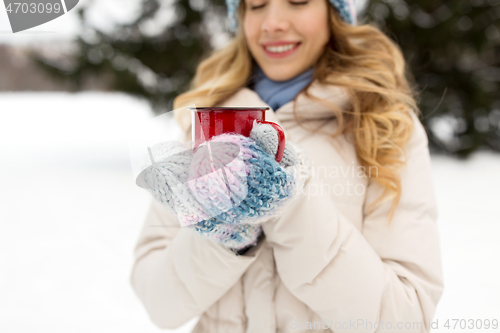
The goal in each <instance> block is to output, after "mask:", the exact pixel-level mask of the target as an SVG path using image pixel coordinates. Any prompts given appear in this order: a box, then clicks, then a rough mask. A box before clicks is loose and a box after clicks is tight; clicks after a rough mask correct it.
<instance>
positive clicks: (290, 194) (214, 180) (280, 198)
mask: <svg viewBox="0 0 500 333" xmlns="http://www.w3.org/2000/svg"><path fill="white" fill-rule="evenodd" d="M277 147H278V137H277V134H276V132H275V130H274V128H273V127H272V126H270V125H267V124H259V123H257V122H254V125H253V128H252V131H251V133H250V138H248V137H245V136H242V135H237V134H222V135H219V136H216V137H214V138H212V139H211V140H209V141H208V142H205V143H204V144H202V145H201V146H200V147H198V148H197V149H196V150H195V151H194V152H193V151H192V150H191V149H189V148H187V147H186V146H184V145H183V144H182V143H180V142H177V141H170V142H165V143H161V144H157V145H155V146H153V147H152V148H151V151H150V154H151V159H152V160H153V161H154V164H153V166H152V167H151V169H150V170H148V172H143V174H142V179H143V182H144V183H145V184H146V188H148V189H149V191H150V192H151V193H152V195H153V197H154V198H155V199H156V200H157V201H158V202H160V203H161V204H162V205H163V206H165V207H167V208H168V209H169V210H170V211H171V212H172V213H174V215H175V216H177V218H178V219H179V222H180V224H181V226H187V227H191V228H194V229H195V230H196V231H197V232H198V233H200V234H201V235H202V236H204V237H208V238H210V239H213V240H215V241H217V242H219V243H220V244H222V245H224V246H225V247H228V248H231V249H235V250H239V249H242V248H244V247H246V246H248V245H255V243H256V242H257V239H258V237H259V236H260V234H261V233H262V228H261V226H260V225H259V224H261V223H264V222H266V221H268V220H269V219H271V218H274V217H278V216H279V215H280V214H281V213H282V212H283V210H284V209H285V208H286V207H287V206H288V205H289V204H290V203H291V202H292V201H293V199H294V198H295V197H297V194H298V193H299V192H300V191H301V190H302V188H303V185H304V181H305V179H306V178H307V176H308V169H307V159H306V158H305V156H304V154H303V152H302V151H301V150H300V149H298V147H297V146H296V145H294V144H293V143H292V142H290V141H288V142H287V143H286V145H285V152H284V154H283V158H282V161H281V162H280V163H277V162H276V160H275V154H276V151H277Z"/></svg>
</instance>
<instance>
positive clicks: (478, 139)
mask: <svg viewBox="0 0 500 333" xmlns="http://www.w3.org/2000/svg"><path fill="white" fill-rule="evenodd" d="M365 12H366V14H365V15H364V18H365V19H366V20H373V21H375V22H376V23H377V25H378V26H379V27H380V28H381V29H382V30H383V31H384V32H385V33H387V34H388V35H389V36H390V37H391V38H393V39H394V40H395V41H396V42H397V43H398V44H399V45H400V46H401V48H402V50H403V53H404V55H405V58H406V60H407V61H408V63H409V68H410V70H411V72H412V73H413V76H414V78H415V81H416V83H417V84H418V87H419V91H420V92H421V95H420V98H419V104H420V107H421V110H422V113H423V114H424V120H423V121H424V124H425V125H426V127H427V128H428V129H429V130H428V134H429V138H430V144H431V147H432V148H433V149H437V150H440V151H446V152H450V153H453V154H456V155H458V156H462V157H465V156H467V155H468V154H470V153H471V152H472V151H474V150H476V149H477V148H479V147H485V146H489V147H491V148H492V149H494V150H496V151H500V91H499V89H498V88H499V82H500V67H499V66H500V63H499V62H500V47H499V45H500V21H499V18H500V0H453V1H446V0H408V1H403V0H371V1H370V2H369V4H368V6H367V8H366V11H365Z"/></svg>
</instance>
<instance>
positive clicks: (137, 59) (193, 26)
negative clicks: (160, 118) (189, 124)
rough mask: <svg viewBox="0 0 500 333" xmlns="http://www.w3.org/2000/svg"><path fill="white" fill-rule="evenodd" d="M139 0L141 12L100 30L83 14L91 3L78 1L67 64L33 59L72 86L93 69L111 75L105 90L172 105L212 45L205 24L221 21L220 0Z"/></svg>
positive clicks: (158, 110) (160, 106)
mask: <svg viewBox="0 0 500 333" xmlns="http://www.w3.org/2000/svg"><path fill="white" fill-rule="evenodd" d="M138 1H141V2H142V4H141V6H140V8H141V10H142V12H141V13H140V14H139V15H138V16H137V18H136V19H135V20H134V21H133V22H130V23H127V24H117V25H116V27H115V29H114V31H113V32H111V33H109V32H108V33H105V32H103V31H100V30H99V29H97V28H96V27H94V26H92V24H91V23H90V22H89V20H88V19H87V17H86V16H87V15H86V13H87V11H88V10H89V8H90V6H92V3H90V4H89V5H88V6H83V5H82V6H79V7H78V9H79V11H78V16H79V19H80V21H81V24H82V26H83V31H82V33H81V35H80V36H78V38H77V40H76V44H77V46H78V51H77V52H76V53H75V55H74V58H73V59H71V61H70V62H69V63H70V64H71V65H70V66H66V67H65V68H62V67H61V66H60V64H58V63H50V62H48V61H47V60H46V59H42V58H41V57H38V58H37V59H36V60H37V62H38V63H39V64H40V65H41V66H42V67H43V68H44V69H45V70H47V71H48V72H49V73H51V74H52V75H54V76H55V77H59V78H69V79H70V81H71V82H72V88H73V90H75V91H79V90H81V88H82V82H83V79H84V77H86V76H88V74H95V75H97V76H99V77H104V78H111V80H110V87H109V90H115V91H121V92H125V93H129V94H133V95H136V96H140V97H144V98H146V99H147V100H149V101H150V103H151V105H152V107H153V109H154V110H155V112H156V113H162V112H164V111H166V110H172V105H173V99H174V98H175V97H176V96H177V95H178V94H180V93H181V92H183V91H185V90H186V89H187V88H188V84H189V81H190V80H191V78H192V77H193V76H194V73H195V70H196V66H197V64H198V63H199V61H200V60H201V58H202V57H204V56H205V55H206V54H207V53H208V52H210V51H211V50H212V47H213V46H212V43H211V36H209V34H208V32H207V24H213V22H214V21H215V22H216V23H217V22H220V25H221V26H223V25H224V24H225V18H226V16H227V14H226V9H225V3H224V0H211V2H210V3H208V1H207V0H177V1H174V2H169V1H164V0H138ZM168 16H172V17H174V20H172V21H171V22H170V23H169V24H168V25H166V26H164V27H163V28H162V25H164V22H161V21H162V20H164V19H165V20H166V19H168ZM217 17H219V18H222V19H219V20H217V19H215V18H217ZM207 22H208V23H207ZM159 28H160V29H159Z"/></svg>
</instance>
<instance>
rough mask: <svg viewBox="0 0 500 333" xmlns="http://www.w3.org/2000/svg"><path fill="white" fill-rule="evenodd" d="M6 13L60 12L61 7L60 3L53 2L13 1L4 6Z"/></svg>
mask: <svg viewBox="0 0 500 333" xmlns="http://www.w3.org/2000/svg"><path fill="white" fill-rule="evenodd" d="M6 10H7V13H9V14H11V13H12V12H14V13H15V14H17V13H23V14H28V13H31V14H35V13H47V14H50V13H56V14H58V13H60V12H61V10H63V9H62V6H61V4H59V3H55V4H51V3H26V2H24V3H20V2H15V3H9V5H8V6H7V8H6Z"/></svg>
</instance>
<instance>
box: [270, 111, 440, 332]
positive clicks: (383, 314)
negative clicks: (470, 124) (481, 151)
mask: <svg viewBox="0 0 500 333" xmlns="http://www.w3.org/2000/svg"><path fill="white" fill-rule="evenodd" d="M412 117H413V120H414V125H415V126H414V130H413V134H412V137H411V139H410V141H409V142H408V144H407V158H408V159H407V164H406V166H405V167H403V168H402V169H400V175H401V184H402V194H401V199H400V203H399V205H398V207H397V210H396V212H395V214H394V217H393V220H392V223H391V225H390V226H389V225H388V214H387V213H388V211H389V208H390V204H391V203H392V202H391V201H389V202H386V203H384V204H383V205H382V206H380V207H379V208H378V209H376V210H375V211H374V212H373V213H372V215H370V216H366V215H365V217H364V220H363V227H362V228H361V231H360V230H359V229H358V228H356V227H355V226H354V224H353V223H352V222H351V221H349V219H348V218H347V217H346V216H345V215H343V214H342V213H341V212H340V211H339V210H338V208H336V203H335V202H334V200H332V198H331V197H329V196H327V195H324V196H315V197H314V198H313V199H312V198H307V197H306V196H305V195H304V194H303V195H304V197H303V198H300V200H297V201H296V204H295V205H294V206H293V207H291V209H290V210H289V211H287V212H286V213H285V215H283V216H281V217H280V219H277V220H273V221H270V222H268V223H265V224H264V225H263V229H264V232H265V234H266V238H267V240H268V242H269V243H270V244H271V246H272V247H273V250H274V255H275V260H276V266H277V269H278V272H279V274H280V276H281V279H282V281H283V283H284V284H285V286H286V287H287V289H288V290H289V291H290V292H291V293H292V294H293V295H294V296H295V297H297V298H298V299H299V300H301V301H302V302H304V303H305V304H306V305H307V306H309V307H310V308H311V310H312V311H314V312H315V313H316V314H318V315H319V316H320V317H321V318H322V319H323V320H330V321H331V322H330V323H331V324H332V326H330V327H332V328H333V330H334V331H335V332H336V333H337V332H386V331H387V332H394V331H398V332H428V331H429V327H428V326H429V321H430V320H431V319H432V317H433V316H434V314H435V310H436V305H437V303H438V301H439V299H440V298H441V295H442V292H443V289H444V288H443V276H442V268H441V255H440V244H439V235H438V229H437V226H436V218H437V208H436V202H435V197H434V189H433V184H432V179H431V167H430V155H429V150H428V141H427V136H426V133H425V129H424V128H423V126H422V124H421V123H420V121H419V120H418V118H417V117H416V116H415V115H412ZM313 181H314V180H313V179H312V178H311V181H309V183H308V184H306V187H307V186H310V185H311V183H312V182H313ZM368 184H369V185H368V187H367V189H366V197H365V198H366V199H365V207H364V208H366V207H367V206H368V205H369V204H370V203H371V202H373V201H374V200H375V199H376V198H378V196H379V195H380V194H381V193H382V192H383V188H382V187H381V186H380V185H378V183H375V182H369V183H368ZM304 192H307V189H305V191H304ZM388 322H390V323H388ZM370 323H371V324H370ZM377 323H378V324H377ZM377 325H378V326H377ZM377 327H378V329H377ZM389 327H391V328H389Z"/></svg>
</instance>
